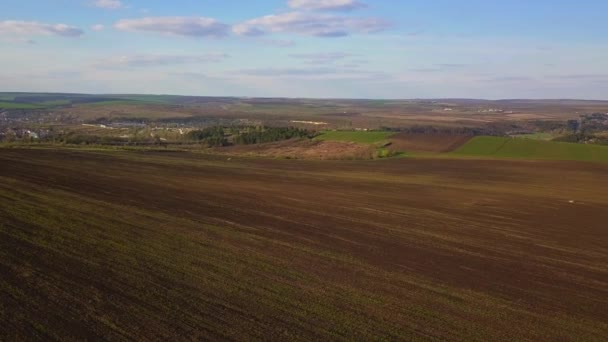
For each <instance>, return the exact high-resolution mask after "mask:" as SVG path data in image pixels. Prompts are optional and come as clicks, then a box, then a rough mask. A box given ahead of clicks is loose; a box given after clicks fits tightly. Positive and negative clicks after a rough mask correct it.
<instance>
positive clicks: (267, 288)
mask: <svg viewBox="0 0 608 342" xmlns="http://www.w3.org/2000/svg"><path fill="white" fill-rule="evenodd" d="M465 146H466V145H465ZM228 159H229V158H226V156H224V157H214V156H208V155H207V156H205V155H198V154H195V153H172V152H166V153H160V152H149V153H142V152H139V153H138V152H104V151H93V150H91V151H85V150H42V149H0V327H2V329H0V340H9V341H14V340H26V339H39V340H52V339H57V340H83V339H93V340H95V339H110V340H118V339H135V340H161V339H165V340H166V339H171V340H175V339H191V340H200V339H212V340H213V339H229V340H252V339H254V340H255V339H275V340H303V341H311V340H329V339H331V340H345V341H346V340H366V341H368V340H465V341H474V340H478V341H497V340H505V341H513V340H534V341H539V340H541V341H542V340H544V341H563V340H580V341H594V340H595V341H605V340H606V337H607V336H608V323H606V322H607V321H608V236H607V234H608V233H607V231H606V222H608V211H606V208H607V207H608V196H606V193H608V178H607V177H606V175H607V174H608V165H607V164H602V163H597V164H595V163H580V162H561V161H560V162H558V161H507V160H469V159H466V160H460V159H410V158H401V159H390V160H379V161H302V160H262V159H241V158H232V159H230V160H228Z"/></svg>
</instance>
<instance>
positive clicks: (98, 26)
mask: <svg viewBox="0 0 608 342" xmlns="http://www.w3.org/2000/svg"><path fill="white" fill-rule="evenodd" d="M104 29H105V26H103V25H101V24H97V25H93V26H91V30H93V31H96V32H99V31H103V30H104Z"/></svg>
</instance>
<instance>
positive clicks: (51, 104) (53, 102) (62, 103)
mask: <svg viewBox="0 0 608 342" xmlns="http://www.w3.org/2000/svg"><path fill="white" fill-rule="evenodd" d="M70 103H72V101H70V100H50V101H44V102H39V103H37V104H40V105H44V106H48V107H55V106H66V105H69V104H70Z"/></svg>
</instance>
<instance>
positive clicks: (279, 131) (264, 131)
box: [233, 127, 314, 145]
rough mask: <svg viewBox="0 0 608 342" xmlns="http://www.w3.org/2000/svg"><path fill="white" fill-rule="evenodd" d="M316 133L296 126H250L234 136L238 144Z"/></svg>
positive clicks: (309, 135)
mask: <svg viewBox="0 0 608 342" xmlns="http://www.w3.org/2000/svg"><path fill="white" fill-rule="evenodd" d="M313 137H314V133H312V132H310V131H308V130H305V129H301V128H295V127H286V128H275V127H249V128H246V129H245V130H243V131H240V132H238V133H237V134H235V135H234V136H233V142H234V144H236V145H251V144H261V143H268V142H274V141H281V140H289V139H294V138H299V139H302V138H308V139H310V138H313Z"/></svg>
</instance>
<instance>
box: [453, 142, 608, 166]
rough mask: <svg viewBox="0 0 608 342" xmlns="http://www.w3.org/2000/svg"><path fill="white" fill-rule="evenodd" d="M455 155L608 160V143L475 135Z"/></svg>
mask: <svg viewBox="0 0 608 342" xmlns="http://www.w3.org/2000/svg"><path fill="white" fill-rule="evenodd" d="M454 154H456V155H468V156H482V157H500V158H522V159H553V160H577V161H594V162H608V146H599V145H590V144H587V145H585V144H573V143H563V142H552V141H540V140H534V139H513V138H500V137H475V138H473V139H471V140H470V141H469V142H468V143H466V144H465V145H463V146H462V147H460V148H459V149H457V150H456V151H455V152H454Z"/></svg>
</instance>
